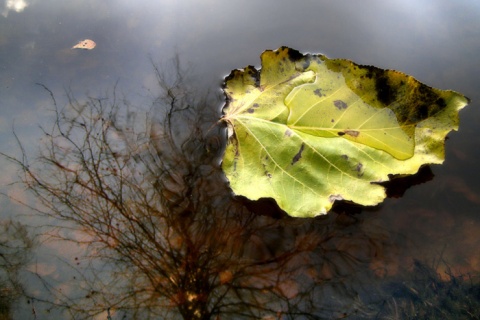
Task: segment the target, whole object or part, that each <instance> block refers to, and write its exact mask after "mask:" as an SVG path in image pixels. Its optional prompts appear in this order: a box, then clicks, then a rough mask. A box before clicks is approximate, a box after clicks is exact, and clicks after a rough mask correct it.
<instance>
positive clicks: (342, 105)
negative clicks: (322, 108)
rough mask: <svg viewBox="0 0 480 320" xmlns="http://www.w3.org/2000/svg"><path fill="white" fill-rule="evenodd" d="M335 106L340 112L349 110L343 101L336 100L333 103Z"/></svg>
mask: <svg viewBox="0 0 480 320" xmlns="http://www.w3.org/2000/svg"><path fill="white" fill-rule="evenodd" d="M333 104H334V105H335V107H336V108H337V109H338V110H345V109H347V108H348V105H347V104H346V103H345V102H343V101H342V100H335V101H333Z"/></svg>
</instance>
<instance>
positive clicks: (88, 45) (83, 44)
mask: <svg viewBox="0 0 480 320" xmlns="http://www.w3.org/2000/svg"><path fill="white" fill-rule="evenodd" d="M96 45H97V44H96V43H95V41H93V40H90V39H85V40H82V41H80V42H79V43H77V44H76V45H74V46H73V47H72V49H84V50H92V49H93V48H95V46H96Z"/></svg>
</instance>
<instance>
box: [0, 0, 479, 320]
mask: <svg viewBox="0 0 480 320" xmlns="http://www.w3.org/2000/svg"><path fill="white" fill-rule="evenodd" d="M0 10H1V13H2V15H1V16H0V97H1V100H0V132H1V136H0V151H2V152H5V153H9V154H15V155H17V156H18V154H19V153H18V148H17V145H16V142H15V139H14V137H13V135H12V134H11V130H12V127H13V125H14V127H15V131H16V132H17V134H18V136H19V137H20V138H21V140H22V142H23V143H24V146H25V147H26V150H27V151H28V152H32V153H34V152H35V151H36V150H37V149H38V145H39V128H38V125H42V126H45V127H47V128H48V127H50V126H51V124H52V121H53V116H54V114H53V113H52V101H51V99H50V96H49V94H48V93H47V92H45V90H44V89H43V88H42V87H40V86H38V85H37V83H41V84H43V85H45V86H47V87H48V88H49V89H51V90H52V92H53V93H54V94H55V98H56V99H57V102H58V104H59V106H61V107H63V106H64V105H66V104H67V103H68V97H67V92H68V93H69V94H71V95H73V96H74V97H75V98H76V99H77V100H78V101H80V102H81V103H85V102H86V101H88V98H89V97H102V98H105V99H106V101H111V99H112V88H114V87H115V86H116V90H117V93H118V95H117V97H118V98H119V101H120V100H122V101H124V102H125V103H127V104H129V105H130V106H131V108H132V109H133V111H135V112H137V113H138V114H141V113H142V112H145V111H149V110H151V108H152V106H154V105H155V102H154V101H155V99H156V98H157V97H158V95H159V93H160V89H159V88H158V82H157V78H156V75H155V72H154V70H153V68H152V63H151V62H152V61H153V62H154V63H158V64H159V65H167V64H168V61H169V59H171V58H172V57H174V56H175V54H176V53H178V55H179V57H180V58H181V60H182V61H183V62H185V66H189V67H190V68H191V69H190V70H191V72H190V74H191V76H192V78H193V80H195V86H196V87H197V88H198V89H197V90H198V91H197V92H206V91H207V90H211V91H212V92H213V93H217V92H218V90H219V88H220V85H221V83H222V81H223V77H224V76H225V75H227V74H228V73H229V72H230V70H232V69H234V68H243V67H245V66H247V65H256V66H258V65H259V63H260V60H259V55H260V53H261V52H262V51H263V50H265V49H275V48H278V47H279V46H282V45H287V46H290V47H293V48H295V49H298V50H300V51H302V52H319V53H324V54H326V55H327V56H329V57H331V58H335V57H338V58H347V59H352V60H353V61H355V62H357V63H361V64H368V65H375V66H378V67H382V68H389V69H397V70H400V71H403V72H405V73H407V74H411V75H413V76H415V77H416V78H417V79H418V80H420V81H422V82H424V83H426V84H428V85H432V86H434V87H438V88H441V89H453V90H456V91H459V92H461V93H462V94H465V95H466V96H468V97H469V98H471V99H472V104H471V105H470V106H469V107H467V108H466V109H465V110H463V111H462V112H461V114H460V115H461V122H460V131H459V132H454V133H452V134H451V135H450V139H449V140H448V141H447V147H446V153H447V155H446V159H447V160H446V162H445V164H444V165H442V166H434V167H432V171H433V173H434V175H435V177H434V178H433V181H430V182H427V183H424V184H420V185H417V186H414V187H413V188H411V189H409V190H407V191H406V192H405V195H404V196H403V197H402V198H399V199H396V198H391V199H387V201H385V202H384V203H383V204H382V205H381V206H379V207H376V208H373V209H371V210H370V209H368V210H363V211H361V213H360V214H359V215H358V216H353V217H352V216H349V215H344V212H336V213H333V214H332V215H330V216H328V217H324V218H322V219H326V220H322V219H319V220H313V221H302V222H296V221H290V220H279V221H277V220H275V219H273V218H271V217H270V218H265V219H266V220H269V219H273V220H272V221H273V222H272V224H273V225H275V226H276V228H273V227H272V229H269V230H268V232H265V233H262V234H261V235H259V236H258V237H257V240H258V238H259V239H260V240H258V241H259V242H258V243H259V245H264V243H263V242H262V241H265V242H267V243H270V244H271V247H269V248H268V250H274V251H275V250H279V251H281V250H282V248H280V247H281V245H280V243H287V242H289V241H290V242H295V241H300V240H301V239H304V238H305V237H306V238H307V239H313V240H315V241H313V240H312V241H313V242H312V243H313V244H315V245H313V244H311V245H312V247H314V248H315V249H314V250H313V251H311V252H310V254H313V255H315V257H316V259H323V260H322V261H323V262H325V261H326V260H328V259H329V257H328V254H326V253H325V252H326V251H328V250H329V249H328V248H330V249H332V248H334V247H335V250H337V249H338V248H341V250H343V249H345V251H347V252H348V250H353V251H352V252H353V253H352V254H353V255H362V254H363V255H364V256H362V257H361V258H362V259H364V260H362V259H360V260H362V263H361V264H362V267H361V268H358V269H356V270H357V271H358V272H359V273H362V272H363V273H362V276H359V277H358V278H355V279H354V280H355V281H357V280H358V281H359V282H362V281H364V280H366V279H370V278H369V277H370V276H372V277H373V275H372V274H370V273H369V272H371V273H373V274H374V275H375V276H388V275H393V274H395V272H396V271H395V270H398V268H403V267H405V268H407V269H408V268H414V267H415V265H414V263H413V260H414V259H420V258H421V259H424V260H426V261H425V262H426V263H427V262H432V261H437V260H438V259H439V257H441V258H442V259H444V260H445V261H446V262H448V263H449V265H452V266H454V267H455V269H454V271H455V272H457V273H458V274H460V273H466V272H479V271H480V260H479V259H478V254H476V251H477V250H478V247H479V246H480V239H479V237H478V235H477V234H476V230H478V227H479V226H480V219H479V218H478V205H479V204H480V200H479V197H478V195H479V194H480V184H479V183H478V181H479V179H480V176H479V172H480V171H479V170H477V160H476V159H478V157H480V154H479V152H480V151H479V150H480V148H479V139H478V134H477V133H476V131H477V126H478V123H479V121H480V112H479V111H478V110H479V109H478V102H477V101H479V99H480V90H479V83H480V73H478V71H477V70H478V69H479V68H480V61H479V59H478V52H480V5H479V3H478V1H473V0H464V1H455V2H452V1H446V0H445V1H443V0H442V1H433V0H431V1H429V0H423V1H388V2H386V1H380V0H368V1H361V2H360V1H359V2H352V1H335V2H332V1H313V0H309V1H301V2H299V1H286V0H281V1H273V0H272V1H261V2H258V1H229V2H225V1H223V2H222V1H216V0H209V1H201V2H200V1H142V2H141V3H140V4H139V3H134V2H132V1H127V0H120V1H112V0H109V1H96V0H87V1H77V0H75V1H59V0H45V1H20V0H19V1H12V0H7V1H5V2H4V3H2V5H1V7H0ZM86 38H88V39H92V40H94V41H95V42H96V43H97V46H96V47H95V48H94V49H93V50H90V51H83V50H72V49H71V47H72V46H73V45H75V44H76V43H77V42H78V41H80V40H82V39H86ZM221 105H222V103H221V102H213V103H212V107H211V108H212V110H213V112H214V113H215V112H216V113H217V114H218V115H219V114H220V113H219V112H220V107H221ZM0 165H2V169H3V170H2V173H3V174H2V176H1V177H0V184H1V186H2V191H3V192H5V193H8V194H9V195H13V196H15V197H17V198H23V199H27V198H26V194H25V192H24V190H23V189H22V188H21V187H19V186H13V187H9V188H7V187H6V185H7V184H9V183H11V182H13V181H15V180H16V179H17V177H16V170H15V168H14V167H13V166H12V164H10V163H7V162H6V161H5V160H4V159H3V158H2V159H0ZM25 201H27V202H28V201H32V202H31V203H33V204H34V205H36V203H35V201H33V200H25ZM0 205H1V207H2V211H1V212H0V216H1V217H10V216H20V214H22V216H21V217H20V218H19V220H21V221H22V222H28V223H31V224H39V225H41V224H43V220H41V219H39V218H38V217H35V218H34V217H32V216H25V215H23V214H25V213H28V212H29V211H28V210H27V209H26V208H24V207H22V206H19V205H17V204H15V203H14V202H12V201H10V200H9V199H8V198H5V197H3V198H1V199H0ZM269 221H270V220H269ZM50 222H51V221H49V223H50ZM309 227H310V228H312V230H308V231H306V229H308V228H309ZM329 228H330V229H329ZM326 230H330V231H331V234H330V236H331V238H329V239H331V240H330V241H331V242H329V241H326V242H322V241H321V240H319V239H318V238H315V235H317V234H321V231H322V232H327V231H326ZM277 231H278V233H277ZM295 232H297V234H295ZM279 234H281V236H279ZM252 237H253V236H252ZM302 237H304V238H302ZM308 237H312V238H308ZM253 238H254V237H253ZM299 239H300V240H299ZM300 242H301V241H300ZM307 242H308V241H306V240H305V242H303V244H305V245H307V244H308V243H307ZM277 243H278V246H276V244H277ZM318 243H322V244H324V245H325V246H327V247H328V246H330V247H328V248H327V249H324V248H322V246H318ZM355 243H362V246H360V247H358V248H357V249H355V250H354V249H352V248H354V245H355ZM267 247H268V246H267ZM66 248H67V247H63V246H61V245H50V247H48V246H47V247H44V248H43V249H39V251H38V252H39V253H38V257H36V259H38V260H37V261H38V262H39V263H41V264H42V265H41V266H43V268H44V269H43V270H44V271H45V272H47V273H49V276H50V275H51V276H52V278H55V277H57V278H59V277H60V275H61V274H62V272H64V271H65V270H66V269H68V268H67V267H65V266H63V267H58V268H56V269H55V268H53V269H52V267H48V263H50V262H51V261H52V260H53V259H52V258H51V256H50V255H49V254H50V253H53V252H55V253H58V254H59V255H60V256H62V255H63V254H64V253H68V252H70V251H69V250H68V249H66ZM283 249H284V248H283ZM251 250H252V254H257V255H260V254H261V253H262V252H264V253H265V252H268V250H267V249H264V248H263V249H261V250H260V249H258V248H256V249H251ZM315 250H316V251H315ZM321 250H326V251H325V252H324V251H321ZM332 250H333V249H332ZM341 250H340V251H341ZM368 250H372V251H368ZM333 251H334V250H333ZM367 251H368V252H367ZM312 252H313V253H312ZM375 253H379V254H380V256H378V258H372V255H374V254H375ZM72 254H73V253H72ZM75 254H76V253H75ZM349 254H350V253H349ZM64 257H66V258H65V259H66V260H67V261H69V262H72V261H71V260H70V258H74V257H73V256H66V255H64ZM310 258H311V257H310ZM337 258H338V256H337V257H333V258H331V259H332V261H333V260H335V259H337ZM338 259H339V258H338ZM312 261H316V262H318V260H315V259H313V260H312ZM409 263H410V264H409ZM73 264H75V261H73ZM318 265H320V264H318ZM332 265H335V264H334V263H332ZM340 265H341V266H343V267H345V266H348V265H349V263H346V262H340ZM32 268H33V267H32ZM362 268H363V269H362ZM441 268H443V269H440V274H441V275H442V276H444V277H445V275H446V273H445V272H444V271H445V268H446V265H442V266H441ZM54 269H55V270H57V271H56V272H55V271H52V270H54ZM333 269H334V268H333ZM333 269H332V268H328V267H325V268H324V269H321V270H313V269H312V270H309V271H308V272H306V273H305V274H306V275H308V276H307V277H310V279H313V278H314V277H319V278H318V279H320V278H321V279H323V280H325V279H326V278H327V276H328V274H329V272H330V277H332V278H335V276H334V274H335V272H336V271H338V272H339V273H340V274H342V275H343V273H344V269H341V268H340V269H338V270H336V269H335V270H336V271H335V272H333V271H332V270H333ZM381 270H384V271H381ZM385 270H386V271H385ZM332 272H333V273H332ZM382 272H383V273H382ZM367 273H369V274H368V277H367V276H365V274H367ZM305 274H304V275H303V276H305ZM224 276H225V275H224ZM322 277H324V278H322ZM227 278H228V277H227ZM59 279H60V278H59ZM336 279H337V280H338V278H336ZM323 280H322V281H323ZM355 281H352V282H348V281H347V282H346V283H347V284H348V285H353V284H355ZM307 283H308V281H306V282H303V284H305V285H306V284H307ZM362 283H363V282H362ZM280 287H281V286H280ZM289 287H291V288H295V285H290V286H289ZM301 289H302V288H301V287H296V290H297V293H295V292H294V291H295V290H293V289H292V290H293V291H288V290H286V291H282V294H284V295H285V296H289V295H295V294H298V292H300V290H301ZM282 290H283V289H282ZM365 290H366V291H368V288H366V289H365ZM328 293H329V292H326V291H325V295H328ZM29 312H30V309H28V310H27V311H26V314H29V315H30V313H29ZM19 314H21V312H20V313H19ZM104 318H105V317H104Z"/></svg>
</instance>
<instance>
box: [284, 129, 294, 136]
mask: <svg viewBox="0 0 480 320" xmlns="http://www.w3.org/2000/svg"><path fill="white" fill-rule="evenodd" d="M292 134H293V132H292V130H290V129H287V130H285V136H287V137H291V136H292Z"/></svg>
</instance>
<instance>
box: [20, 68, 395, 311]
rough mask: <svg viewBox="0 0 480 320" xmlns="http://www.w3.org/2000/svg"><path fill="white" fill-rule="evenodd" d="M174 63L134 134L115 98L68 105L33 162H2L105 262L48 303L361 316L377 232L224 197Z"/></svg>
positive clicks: (378, 248)
mask: <svg viewBox="0 0 480 320" xmlns="http://www.w3.org/2000/svg"><path fill="white" fill-rule="evenodd" d="M174 66H175V68H174V74H173V77H169V76H167V75H166V73H165V72H164V71H163V70H160V69H158V68H156V69H155V70H156V75H157V78H158V83H159V85H160V88H161V89H162V92H163V94H162V95H161V96H160V98H158V99H157V100H156V101H155V105H154V107H155V115H156V117H155V118H154V119H150V118H147V121H146V125H145V126H144V127H140V128H139V126H138V122H135V121H133V120H132V119H133V117H134V115H135V113H134V112H130V111H128V110H127V111H125V110H122V109H121V108H119V107H118V102H117V100H118V98H117V97H115V96H114V97H113V98H112V99H111V100H110V102H109V101H108V100H105V99H96V98H90V99H88V100H87V101H86V102H83V103H82V102H79V101H77V100H75V99H73V98H72V97H71V99H70V103H69V105H68V107H66V108H64V109H61V110H60V109H59V108H56V110H57V111H56V121H55V124H54V126H53V128H52V129H51V130H48V131H47V130H45V131H44V136H43V141H44V145H43V146H42V153H41V155H40V156H39V157H38V158H37V159H36V161H35V162H33V163H28V162H27V160H25V159H26V157H24V158H23V159H20V160H16V159H11V160H13V161H15V162H16V163H17V164H18V165H19V166H20V167H21V169H22V170H23V173H24V180H23V181H24V183H25V185H26V186H27V187H28V189H29V190H30V191H32V192H33V193H34V194H35V195H36V196H37V198H38V199H39V200H40V201H41V203H42V205H43V206H44V208H46V209H45V210H42V213H44V214H47V215H49V216H53V217H55V218H57V219H60V220H64V221H66V222H68V223H74V225H75V228H74V229H69V231H68V232H64V233H63V234H64V235H66V236H65V237H67V238H68V237H71V238H72V239H75V240H74V241H76V242H77V243H79V244H82V245H86V246H88V248H89V251H88V252H89V253H90V254H91V256H92V258H93V257H94V258H99V259H98V260H94V261H104V262H108V264H107V265H102V268H101V269H99V265H98V264H95V263H92V266H91V270H89V272H90V274H89V275H85V276H84V277H83V278H81V279H79V284H78V285H80V286H81V287H82V288H83V289H84V290H85V291H86V294H85V295H84V296H82V297H76V298H74V297H67V296H65V295H63V296H62V295H57V296H56V298H55V299H56V301H55V304H56V305H63V306H64V307H66V308H67V310H68V312H69V313H70V314H71V316H73V317H74V318H79V317H82V316H83V317H86V318H89V317H91V316H92V315H96V314H101V313H103V314H104V315H107V313H105V312H106V311H107V310H108V314H110V312H113V310H116V312H118V314H119V315H120V316H119V317H118V318H120V317H121V315H122V314H124V315H125V317H126V318H129V319H130V318H138V319H147V318H158V317H160V316H161V317H163V318H176V317H178V316H181V317H183V318H184V319H212V318H215V317H217V318H219V317H222V318H223V317H225V318H227V319H230V318H246V319H250V318H262V317H263V318H265V319H270V318H271V319H276V318H296V317H302V316H303V317H304V318H334V317H339V318H340V317H345V316H347V315H350V314H355V313H359V314H368V313H369V312H371V310H369V308H368V307H367V306H368V305H369V303H371V302H372V301H369V299H370V297H371V296H372V295H371V293H372V291H373V289H374V288H373V286H371V285H369V279H371V278H372V277H374V276H375V275H378V273H379V272H380V273H381V271H379V269H381V265H382V264H381V263H377V262H378V261H383V260H386V259H388V258H389V255H390V253H388V252H387V251H386V250H385V247H386V246H387V243H388V241H387V240H388V237H387V235H385V234H383V233H382V232H379V231H378V229H375V230H370V229H368V228H363V220H362V219H361V218H358V219H357V218H354V217H352V216H347V215H342V214H339V215H337V214H333V213H332V214H330V215H328V216H326V217H322V218H318V219H302V220H297V219H290V218H287V217H283V218H281V219H279V217H281V216H282V214H281V212H279V211H278V209H268V210H265V211H264V209H263V208H262V207H256V208H252V205H251V204H248V203H245V202H244V201H242V200H240V199H238V198H233V197H232V195H231V194H230V192H229V191H228V187H227V183H226V181H225V179H224V177H223V174H222V172H221V169H220V166H219V157H220V156H221V153H222V151H223V149H222V148H223V142H222V141H223V136H224V129H223V128H219V127H218V126H217V125H215V119H217V118H218V115H217V114H216V113H215V112H212V111H211V110H212V108H211V107H209V106H210V105H211V104H210V103H212V102H211V101H210V102H209V101H208V100H206V99H205V100H202V101H195V100H194V99H193V97H194V95H192V93H191V91H190V90H189V88H188V87H187V86H186V85H185V82H184V78H183V76H184V73H183V72H182V70H181V68H180V66H179V63H178V60H175V64H174ZM172 79H173V80H172ZM47 90H48V89H47ZM51 96H52V99H53V101H54V102H55V99H54V97H53V94H52V95H51ZM55 104H56V103H55ZM127 109H128V108H127ZM209 110H210V111H209ZM122 112H123V113H122ZM252 187H255V186H254V182H253V181H252ZM253 207H255V205H253ZM39 210H40V209H39ZM272 210H277V214H274V213H273V212H272ZM79 232H81V233H82V234H83V235H84V236H83V237H79V236H78V233H79ZM78 239H82V240H78ZM391 254H393V253H391ZM376 263H377V264H376ZM72 264H73V261H72Z"/></svg>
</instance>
